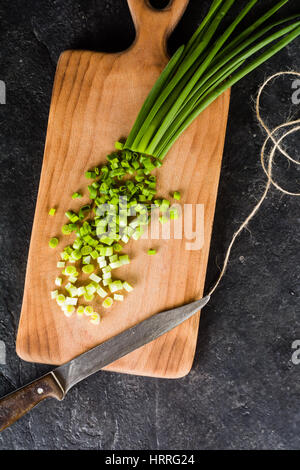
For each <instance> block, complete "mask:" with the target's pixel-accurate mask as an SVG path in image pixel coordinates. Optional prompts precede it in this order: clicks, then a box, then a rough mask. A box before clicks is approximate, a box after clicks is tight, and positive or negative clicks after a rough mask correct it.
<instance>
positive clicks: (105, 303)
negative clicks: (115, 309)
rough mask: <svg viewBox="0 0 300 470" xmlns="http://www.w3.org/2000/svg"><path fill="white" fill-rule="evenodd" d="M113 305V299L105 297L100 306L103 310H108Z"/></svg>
mask: <svg viewBox="0 0 300 470" xmlns="http://www.w3.org/2000/svg"><path fill="white" fill-rule="evenodd" d="M113 303H114V301H113V299H112V298H111V297H107V298H106V299H105V300H103V302H102V306H103V307H104V308H110V307H111V306H112V304H113Z"/></svg>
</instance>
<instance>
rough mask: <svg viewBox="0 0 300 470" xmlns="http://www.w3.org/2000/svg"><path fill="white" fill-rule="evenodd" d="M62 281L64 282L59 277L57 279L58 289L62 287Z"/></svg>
mask: <svg viewBox="0 0 300 470" xmlns="http://www.w3.org/2000/svg"><path fill="white" fill-rule="evenodd" d="M62 281H63V280H62V278H61V277H57V278H56V279H55V285H56V286H58V287H60V286H61V285H62Z"/></svg>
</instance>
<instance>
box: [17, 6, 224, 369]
mask: <svg viewBox="0 0 300 470" xmlns="http://www.w3.org/2000/svg"><path fill="white" fill-rule="evenodd" d="M128 3H129V7H130V10H131V12H132V16H133V19H134V22H135V25H136V30H137V38H136V41H135V43H134V44H133V46H132V47H131V48H130V49H129V50H127V51H125V52H122V53H118V54H102V53H95V52H89V51H66V52H64V53H63V54H62V55H61V57H60V60H59V63H58V66H57V72H56V77H55V82H54V88H53V95H52V102H51V107H50V114H49V122H48V131H47V139H46V145H45V153H44V160H43V167H42V173H41V180H40V186H39V193H38V199H37V205H36V212H35V218H34V224H33V230H32V237H31V243H30V250H29V257H28V265H27V273H26V281H25V290H24V298H23V306H22V313H21V319H20V325H19V331H18V337H17V352H18V354H19V356H20V357H22V358H23V359H25V360H27V361H35V362H41V363H49V364H50V363H51V364H61V363H64V362H66V361H68V360H69V359H71V358H73V357H75V356H77V355H78V354H80V353H82V352H84V351H86V350H87V349H89V348H91V347H93V346H95V345H97V344H99V343H101V342H102V341H104V340H106V339H108V338H109V337H112V336H114V335H116V334H117V333H120V332H121V331H123V330H125V329H126V328H129V327H130V326H132V325H134V324H136V323H137V322H139V321H141V320H143V319H145V318H147V317H148V316H150V315H152V314H154V313H156V312H159V311H161V310H164V309H169V308H172V307H175V306H179V305H182V304H183V303H187V302H190V301H192V300H195V299H196V298H200V297H201V296H202V292H203V286H204V281H205V272H206V265H207V259H208V253H209V245H210V238H211V229H212V223H213V217H214V210H215V202H216V196H217V188H218V181H219V173H220V166H221V159H222V151H223V145H224V138H225V131H226V122H227V115H228V106H229V92H226V93H225V94H223V95H222V96H221V97H220V98H219V99H218V100H217V101H215V102H214V103H213V104H212V105H211V106H210V107H209V108H208V109H207V110H206V111H205V112H204V113H202V114H201V115H200V116H199V118H197V120H196V121H195V122H194V123H193V124H192V125H191V126H190V127H189V129H188V130H187V131H186V132H185V133H184V134H183V135H182V136H181V137H180V139H179V140H178V141H177V143H176V144H175V145H174V147H173V148H172V149H171V151H170V152H169V153H168V155H167V157H166V159H165V161H164V164H163V166H162V168H160V169H159V170H157V177H158V195H159V196H160V197H168V198H170V193H172V192H173V191H174V190H180V191H181V194H182V200H181V204H182V205H184V204H203V205H204V214H205V219H204V229H205V231H204V246H203V247H202V249H201V250H196V251H188V250H186V246H185V244H186V241H187V240H186V239H181V240H179V239H174V237H173V238H172V239H171V240H162V239H160V240H139V241H131V242H129V243H128V245H126V250H125V252H126V253H128V254H129V255H130V257H131V258H132V262H131V264H130V265H127V266H123V267H122V268H119V269H118V270H116V271H115V276H116V278H120V279H126V280H128V281H129V282H131V283H132V284H134V286H135V290H134V291H133V292H132V293H130V294H128V295H126V299H125V301H124V302H123V303H122V302H120V303H119V304H118V305H116V304H115V305H114V306H113V308H112V309H111V310H107V311H104V312H102V311H101V308H99V306H98V305H97V303H96V304H95V309H96V310H97V311H100V313H101V314H103V315H102V323H101V324H100V325H99V326H97V327H96V326H94V325H91V324H90V323H89V322H88V321H87V319H86V318H83V319H78V318H76V315H75V316H73V317H71V318H66V317H65V316H64V314H63V313H62V312H61V310H60V309H59V308H58V307H57V305H56V302H55V301H53V300H51V299H50V291H51V290H53V289H54V288H55V286H54V279H55V277H56V276H57V275H58V274H59V272H58V269H57V267H56V263H57V260H58V258H59V253H60V251H62V248H63V247H64V246H65V245H67V244H69V243H70V239H69V238H68V237H63V236H62V235H61V226H62V225H63V224H64V223H66V217H65V215H64V213H65V211H66V210H68V209H74V210H77V209H78V208H79V206H81V205H82V204H83V203H84V202H85V201H87V200H88V198H87V196H85V198H84V199H81V200H79V201H78V200H72V199H71V195H72V193H73V192H74V191H78V190H82V191H83V190H84V191H85V194H86V190H85V188H86V186H87V180H86V179H85V177H84V172H85V171H86V170H88V169H90V168H92V167H93V166H94V165H97V164H101V163H104V162H105V158H106V155H107V154H108V153H110V152H111V151H112V150H113V149H114V142H115V141H116V140H118V139H120V138H121V137H125V136H127V135H128V132H129V131H130V128H131V127H132V125H133V122H134V120H135V118H136V116H137V113H138V111H139V109H140V107H141V105H142V103H143V101H144V99H145V98H146V96H147V94H148V92H149V90H150V89H151V87H152V85H153V84H154V82H155V80H156V79H157V77H158V76H159V74H160V72H161V70H162V69H163V67H164V66H165V64H166V63H167V60H168V58H167V55H166V46H165V43H166V39H167V37H168V35H169V34H170V32H171V31H172V29H173V28H174V27H175V25H176V24H177V22H178V20H179V18H180V17H181V15H182V13H183V11H184V9H185V7H186V5H187V3H188V0H174V1H173V2H172V4H171V6H170V7H169V8H168V9H167V10H166V11H163V12H157V11H154V10H152V9H151V8H149V6H148V5H147V4H146V3H145V2H144V1H143V0H128ZM191 33H192V32H191ZM51 207H57V213H56V214H55V216H54V217H50V216H49V215H48V211H49V209H50V208H51ZM177 223H179V221H178V222H177ZM53 236H59V239H60V243H59V245H58V247H57V248H56V249H55V250H51V249H50V248H48V241H49V239H50V238H51V237H53ZM150 247H153V248H156V249H157V255H155V256H148V255H147V249H148V248H150ZM99 305H101V304H100V302H99ZM198 324H199V315H195V316H194V317H193V318H191V319H190V320H188V321H186V322H185V323H184V324H182V325H180V326H179V327H177V328H176V329H174V330H173V331H171V332H169V333H168V334H166V335H164V336H162V337H161V338H159V339H157V340H155V341H153V342H152V343H150V344H148V345H146V346H144V347H142V348H140V349H139V350H137V351H135V352H133V353H131V354H129V355H128V356H126V357H124V358H122V359H120V360H118V361H116V362H115V363H113V364H111V365H110V366H108V367H107V369H109V370H113V371H118V372H124V373H132V374H141V375H149V376H157V377H166V378H176V377H182V376H184V375H185V374H187V373H188V372H189V370H190V368H191V366H192V362H193V358H194V354H195V347H196V341H197V334H198Z"/></svg>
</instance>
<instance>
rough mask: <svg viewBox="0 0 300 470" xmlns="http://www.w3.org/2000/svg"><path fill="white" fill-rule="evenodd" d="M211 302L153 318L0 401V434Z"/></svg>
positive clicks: (156, 315) (188, 306)
mask: <svg viewBox="0 0 300 470" xmlns="http://www.w3.org/2000/svg"><path fill="white" fill-rule="evenodd" d="M209 299H210V296H207V297H204V298H203V299H201V300H196V301H195V302H192V303H189V304H186V305H183V306H181V307H177V308H173V309H171V310H166V311H163V312H160V313H157V314H155V315H152V316H151V317H149V318H147V319H146V320H144V321H142V322H140V323H138V324H137V325H135V326H133V327H132V328H129V329H127V330H125V331H123V332H122V333H120V334H118V335H116V336H114V337H112V338H110V339H109V340H107V341H104V342H103V343H101V344H100V345H98V346H95V347H94V348H92V349H90V350H89V351H87V352H85V353H83V354H81V355H79V356H77V357H75V358H74V359H72V360H71V361H69V362H67V363H65V364H63V365H61V366H59V367H56V368H55V369H54V370H52V371H51V372H50V373H48V374H46V375H44V376H43V377H40V378H39V379H37V380H35V381H34V382H31V383H30V384H28V385H25V386H24V387H22V388H20V389H18V390H16V391H15V392H13V393H11V394H9V395H6V396H5V397H3V398H2V399H1V400H0V431H2V430H3V429H5V428H6V427H8V426H10V425H11V424H12V423H14V422H15V421H16V420H17V419H19V418H20V417H21V416H23V415H24V414H25V413H26V412H27V411H29V410H31V409H32V408H33V407H34V406H35V405H37V404H38V403H40V401H42V400H44V399H45V398H49V397H52V398H56V399H58V400H63V398H64V397H65V395H66V393H67V392H68V391H69V390H70V389H71V388H72V387H73V386H74V385H76V384H77V383H78V382H80V381H81V380H84V379H85V378H87V377H88V376H90V375H92V374H94V373H95V372H98V371H99V370H101V369H102V368H103V367H105V366H107V365H108V364H110V363H112V362H114V361H115V360H117V359H120V358H121V357H123V356H125V355H126V354H129V353H130V352H132V351H134V350H135V349H138V348H140V347H141V346H144V345H145V344H147V343H150V342H151V341H153V340H154V339H156V338H159V337H160V336H162V335H163V334H165V333H167V332H168V331H170V330H171V329H173V328H175V327H176V326H178V325H180V324H181V323H182V322H184V321H185V320H188V319H189V318H190V317H192V316H193V315H194V314H195V313H197V312H198V311H199V310H200V309H201V308H203V307H204V306H205V305H206V304H207V302H208V301H209Z"/></svg>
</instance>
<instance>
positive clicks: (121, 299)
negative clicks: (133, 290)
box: [114, 294, 124, 302]
mask: <svg viewBox="0 0 300 470" xmlns="http://www.w3.org/2000/svg"><path fill="white" fill-rule="evenodd" d="M114 300H117V301H118V302H123V300H124V295H121V294H114Z"/></svg>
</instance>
